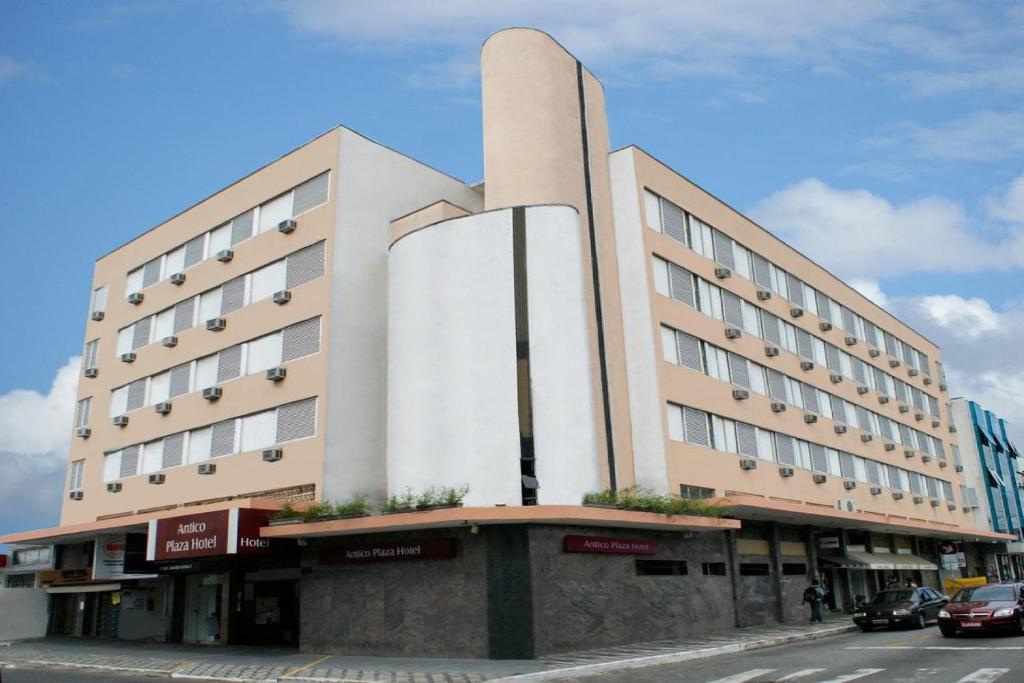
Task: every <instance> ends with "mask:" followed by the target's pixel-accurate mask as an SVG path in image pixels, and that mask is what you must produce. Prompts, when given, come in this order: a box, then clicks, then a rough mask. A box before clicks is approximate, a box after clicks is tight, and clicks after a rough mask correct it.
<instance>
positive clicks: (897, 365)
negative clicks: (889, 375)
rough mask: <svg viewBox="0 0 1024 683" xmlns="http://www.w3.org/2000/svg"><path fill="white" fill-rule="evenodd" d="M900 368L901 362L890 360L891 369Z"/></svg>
mask: <svg viewBox="0 0 1024 683" xmlns="http://www.w3.org/2000/svg"><path fill="white" fill-rule="evenodd" d="M899 366H900V362H899V361H898V360H896V359H895V358H890V359H889V367H890V368H898V367H899Z"/></svg>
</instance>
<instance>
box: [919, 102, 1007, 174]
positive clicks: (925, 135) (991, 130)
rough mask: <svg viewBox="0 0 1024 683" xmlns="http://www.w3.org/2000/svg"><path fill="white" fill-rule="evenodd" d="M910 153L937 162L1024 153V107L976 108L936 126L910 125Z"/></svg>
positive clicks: (980, 159) (985, 158)
mask: <svg viewBox="0 0 1024 683" xmlns="http://www.w3.org/2000/svg"><path fill="white" fill-rule="evenodd" d="M900 135H901V137H904V138H905V139H907V142H908V144H909V148H908V149H909V152H910V153H911V154H913V155H914V156H917V157H920V158H922V159H934V160H938V161H975V162H977V161H995V160H998V159H1008V158H1013V157H1019V156H1020V155H1021V154H1022V153H1024V109H1018V110H1011V111H976V112H972V113H970V114H968V115H967V116H964V117H962V118H959V119H953V120H951V121H946V122H944V123H940V124H938V125H935V126H925V125H922V124H917V123H914V124H907V126H906V130H905V131H903V132H901V134H900Z"/></svg>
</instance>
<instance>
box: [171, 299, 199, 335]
mask: <svg viewBox="0 0 1024 683" xmlns="http://www.w3.org/2000/svg"><path fill="white" fill-rule="evenodd" d="M195 308H196V299H195V297H190V298H188V299H185V300H184V301H181V302H179V303H178V304H177V305H176V306H175V307H174V333H175V334H177V333H178V332H181V331H182V330H187V329H189V328H190V327H192V325H193V318H194V317H195Z"/></svg>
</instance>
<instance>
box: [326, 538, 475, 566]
mask: <svg viewBox="0 0 1024 683" xmlns="http://www.w3.org/2000/svg"><path fill="white" fill-rule="evenodd" d="M453 557H455V540H454V539H451V538H433V539H429V540H425V541H405V542H402V543H354V544H351V545H344V546H341V547H339V548H330V549H328V550H322V551H320V564H355V563H360V562H398V561H402V560H447V559H451V558H453Z"/></svg>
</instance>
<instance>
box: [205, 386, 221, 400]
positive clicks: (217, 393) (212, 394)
mask: <svg viewBox="0 0 1024 683" xmlns="http://www.w3.org/2000/svg"><path fill="white" fill-rule="evenodd" d="M223 394H224V390H223V389H221V388H220V387H206V388H205V389H203V398H205V399H206V400H207V401H216V400H217V399H218V398H220V397H221V396H222V395H223Z"/></svg>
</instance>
